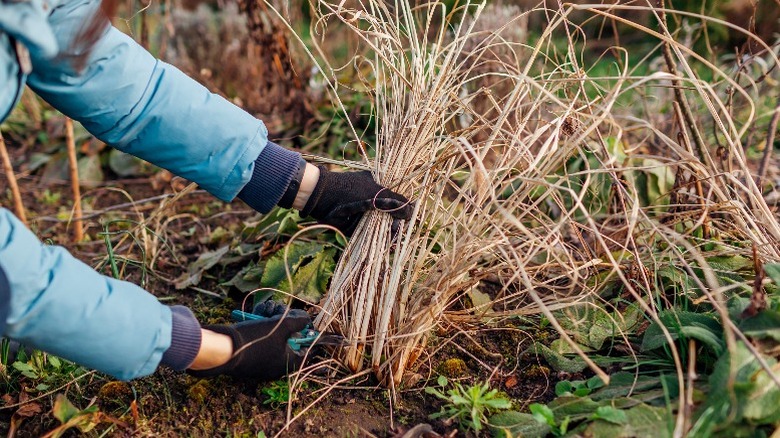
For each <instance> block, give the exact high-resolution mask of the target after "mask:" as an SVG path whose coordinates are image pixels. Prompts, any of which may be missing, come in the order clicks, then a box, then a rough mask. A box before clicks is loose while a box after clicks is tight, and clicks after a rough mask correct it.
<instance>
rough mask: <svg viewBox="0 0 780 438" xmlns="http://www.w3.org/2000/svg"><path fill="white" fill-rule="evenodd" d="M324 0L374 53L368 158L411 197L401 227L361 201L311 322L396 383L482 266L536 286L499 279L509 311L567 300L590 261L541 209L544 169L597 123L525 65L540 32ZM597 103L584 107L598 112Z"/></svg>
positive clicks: (349, 355)
mask: <svg viewBox="0 0 780 438" xmlns="http://www.w3.org/2000/svg"><path fill="white" fill-rule="evenodd" d="M319 7H320V9H321V11H322V13H323V20H331V19H334V18H335V19H337V20H339V21H340V22H341V23H342V24H343V25H345V26H347V27H348V28H350V29H351V30H352V31H354V32H355V33H356V34H357V35H358V36H360V38H361V39H362V42H363V43H364V44H365V45H366V46H367V47H368V48H369V55H367V56H366V57H364V58H362V59H360V63H361V64H365V63H368V64H370V66H371V72H372V77H371V78H370V81H371V85H372V91H371V97H372V99H373V102H374V108H375V114H373V115H372V116H373V117H376V119H377V121H378V123H377V132H376V144H375V146H374V151H373V154H372V155H373V157H372V156H369V154H368V153H366V152H365V151H364V153H365V160H366V163H367V164H368V167H369V168H370V169H371V170H372V171H373V173H374V175H375V177H376V179H377V181H378V182H379V183H381V184H383V185H385V186H387V187H390V188H392V189H393V190H395V191H397V192H400V193H402V194H404V195H406V196H407V197H409V198H410V199H412V200H413V201H414V213H413V217H412V219H411V220H410V221H408V222H406V223H403V224H401V226H400V228H399V229H398V232H397V234H396V235H394V234H393V233H392V226H393V221H392V218H391V217H390V216H389V215H387V214H385V213H382V212H374V213H369V214H368V215H366V217H365V218H364V220H363V221H362V222H361V224H360V225H359V227H358V229H357V230H356V232H355V234H354V236H353V237H352V239H351V240H350V243H349V245H348V246H347V248H346V250H345V252H344V254H343V255H342V257H341V259H340V262H339V265H338V266H337V268H336V271H335V273H334V276H333V280H332V283H331V288H330V292H329V294H328V296H327V298H326V300H325V302H324V304H323V309H322V310H323V311H322V313H321V314H320V317H319V319H318V320H317V322H316V323H317V324H318V325H319V327H321V328H329V329H331V330H336V331H339V332H341V333H342V334H344V336H345V337H346V339H348V340H349V341H350V344H349V345H348V347H347V348H346V349H345V353H344V357H343V360H344V363H345V364H346V365H347V366H348V367H349V369H350V370H352V371H353V372H358V371H361V370H363V369H365V368H366V367H370V368H371V369H373V371H374V372H375V373H376V374H377V375H378V376H379V377H380V378H381V379H382V380H383V381H384V382H385V383H386V384H389V385H391V384H398V383H399V382H401V381H402V380H403V378H404V372H405V371H406V370H407V369H408V368H409V367H410V366H413V365H414V364H415V362H416V360H417V359H418V357H419V356H420V354H421V352H422V349H421V347H422V346H424V344H425V342H426V339H427V338H428V336H429V335H430V333H431V330H432V329H433V328H434V327H435V326H436V324H437V323H438V322H439V321H440V319H441V317H442V315H443V314H444V311H445V309H447V308H448V306H450V305H451V304H452V303H453V300H454V299H455V298H456V297H457V296H458V295H459V294H461V293H462V292H463V291H466V290H469V289H471V288H473V287H474V286H476V285H477V284H478V283H479V282H480V280H481V279H482V278H484V277H486V276H490V275H500V276H501V277H502V278H505V279H506V280H507V284H510V283H515V284H516V283H519V282H523V281H524V282H527V283H528V284H530V285H532V286H533V287H544V289H545V293H544V296H539V295H535V296H536V298H537V299H535V300H533V302H528V301H527V300H525V299H524V297H523V296H521V295H524V294H518V293H517V292H510V289H509V288H505V290H503V291H501V293H500V294H499V295H500V296H498V297H497V298H496V300H495V301H494V302H493V303H491V304H492V305H496V304H498V305H500V307H502V308H505V309H507V311H508V312H510V313H512V314H517V313H531V312H539V311H542V309H551V308H555V307H559V306H564V305H566V304H567V303H568V302H570V301H572V300H576V299H577V296H576V295H577V294H580V293H581V292H582V290H583V289H582V288H581V287H576V286H577V285H578V284H579V283H581V282H582V280H583V279H584V275H583V274H584V271H585V270H587V266H588V265H590V264H592V262H591V260H577V259H576V258H575V257H574V252H573V251H571V250H570V249H569V248H568V244H567V243H566V242H565V238H564V235H563V233H562V231H563V230H562V228H563V225H564V224H562V223H556V222H555V221H553V220H550V218H547V217H544V216H541V215H540V216H538V217H537V213H538V205H537V204H538V203H539V202H545V201H546V200H547V199H548V198H550V195H551V192H552V191H554V190H555V189H553V188H551V187H550V184H549V183H547V182H546V180H545V176H546V175H548V174H550V173H552V172H554V171H555V170H556V169H558V168H560V167H561V166H562V164H563V163H564V162H565V161H566V160H567V159H568V158H569V157H571V156H572V155H573V154H576V153H577V151H578V148H579V147H580V146H581V144H582V142H583V140H584V138H585V135H586V133H587V132H589V131H590V130H592V128H591V129H590V130H588V129H586V130H580V129H579V128H578V126H579V125H580V122H579V121H577V119H578V117H579V116H578V115H577V110H578V109H579V107H580V106H581V105H584V104H586V103H587V102H582V101H581V102H577V100H581V98H580V99H576V100H561V99H560V98H559V97H557V94H560V93H562V92H563V87H564V85H565V83H564V82H561V81H558V82H556V81H546V82H542V81H540V80H539V79H540V78H532V77H529V76H528V75H529V71H530V70H531V68H532V67H533V66H535V65H536V64H537V63H538V62H540V50H539V49H540V48H542V47H543V46H544V45H545V44H546V39H547V37H549V35H548V36H545V37H543V38H542V39H540V40H539V41H538V43H537V46H535V47H528V46H523V45H520V44H519V43H518V42H510V41H506V40H503V39H501V38H500V35H501V32H500V31H499V32H496V31H494V30H491V31H481V32H477V31H475V23H477V22H478V20H479V16H480V14H481V13H482V11H483V10H484V7H485V6H484V4H473V3H466V4H465V5H464V6H462V7H461V8H459V9H458V10H457V11H450V12H448V11H446V10H445V8H444V6H443V5H441V4H438V3H429V4H425V5H422V6H419V7H414V8H413V7H412V6H410V5H409V3H408V2H396V3H394V4H393V5H392V7H390V6H388V5H387V4H385V2H368V3H367V4H365V8H364V9H348V8H345V7H343V6H342V5H339V4H330V3H328V2H320V3H319ZM516 19H517V20H520V19H522V16H519V17H517V18H516ZM512 24H513V23H512V20H510V21H508V22H507V23H506V24H505V26H506V27H509V26H512ZM467 48H468V50H467ZM498 49H500V52H501V53H503V56H502V57H501V58H499V57H497V56H495V54H496V53H498V52H499V50H498ZM519 52H522V53H523V55H524V58H520V57H519ZM508 59H509V60H511V61H513V63H510V62H508V61H507V60H508ZM541 62H542V63H544V60H541ZM546 75H548V76H550V77H551V78H552V77H559V76H562V75H563V73H562V72H560V71H556V70H555V69H553V70H551V71H550V72H549V73H546ZM483 84H489V85H487V86H485V85H483ZM496 90H502V92H503V93H502V94H497V93H495V91H496ZM604 109H606V106H604V107H603V109H602V110H599V111H597V112H596V114H593V115H592V116H591V118H592V119H593V120H598V119H599V118H603V117H605V114H604V113H603V112H604V111H603V110H604ZM521 301H523V302H524V303H525V306H524V307H523V308H522V309H520V308H518V304H519V303H520V302H521ZM545 302H547V303H548V305H546V306H544V303H545ZM490 307H492V306H483V308H482V309H479V310H480V311H483V312H484V311H488V310H490Z"/></svg>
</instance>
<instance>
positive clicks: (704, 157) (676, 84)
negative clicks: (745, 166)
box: [658, 0, 715, 169]
mask: <svg viewBox="0 0 780 438" xmlns="http://www.w3.org/2000/svg"><path fill="white" fill-rule="evenodd" d="M658 7H659V8H660V14H661V23H660V24H661V31H662V32H663V33H664V34H666V35H670V33H669V29H668V28H667V26H666V10H665V7H666V5H665V0H658ZM663 53H664V61H666V67H667V68H668V69H669V73H670V74H671V75H672V76H673V77H674V79H672V85H673V86H672V89H673V90H674V98H675V100H676V101H677V102H678V103H679V104H680V108H681V110H682V114H683V117H684V119H685V126H687V127H688V129H690V130H691V134H692V135H693V142H694V144H695V145H696V152H697V154H698V155H699V159H700V160H701V161H702V162H703V163H707V165H708V166H710V168H712V169H714V168H715V167H714V163H713V162H712V158H711V157H710V154H709V153H708V152H707V146H706V145H705V144H704V139H703V138H702V137H701V132H699V129H698V128H697V127H696V121H695V120H694V118H693V112H692V111H691V106H690V104H689V103H688V99H686V97H685V94H684V93H683V87H682V82H681V81H680V79H679V77H680V75H679V72H678V71H677V63H676V62H675V61H674V56H673V55H672V46H671V44H669V42H668V41H664V49H663ZM685 126H681V127H680V128H681V129H685Z"/></svg>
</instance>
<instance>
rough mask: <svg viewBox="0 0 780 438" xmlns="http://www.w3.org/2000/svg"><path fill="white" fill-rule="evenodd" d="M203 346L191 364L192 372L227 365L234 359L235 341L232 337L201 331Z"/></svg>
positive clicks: (201, 345)
mask: <svg viewBox="0 0 780 438" xmlns="http://www.w3.org/2000/svg"><path fill="white" fill-rule="evenodd" d="M201 334H202V337H201V339H202V340H201V344H200V350H198V355H197V356H195V360H194V361H193V362H192V364H190V366H189V369H191V370H207V369H209V368H216V367H218V366H221V365H224V364H226V363H227V362H228V361H229V360H230V358H231V357H233V340H232V339H231V338H230V336H227V335H223V334H221V333H216V332H213V331H211V330H206V329H201Z"/></svg>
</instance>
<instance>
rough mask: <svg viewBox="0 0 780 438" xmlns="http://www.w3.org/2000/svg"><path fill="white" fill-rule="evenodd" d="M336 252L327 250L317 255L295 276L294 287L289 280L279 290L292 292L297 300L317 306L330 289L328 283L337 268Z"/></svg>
mask: <svg viewBox="0 0 780 438" xmlns="http://www.w3.org/2000/svg"><path fill="white" fill-rule="evenodd" d="M335 256H336V250H335V249H333V248H330V249H325V250H323V251H320V252H319V253H317V255H315V256H314V259H313V260H312V261H310V262H309V263H307V264H306V265H304V266H302V267H300V268H299V269H298V270H297V272H296V273H295V275H293V287H292V288H291V287H290V285H289V282H288V281H287V280H285V281H283V282H282V283H281V284H280V285H279V288H280V289H282V290H288V291H290V292H291V293H292V294H293V295H294V296H295V297H296V298H298V299H299V300H301V301H305V302H307V303H309V304H317V303H319V302H320V299H322V296H323V295H325V292H327V289H328V281H329V280H330V278H331V277H332V276H333V268H335V267H336V261H335V259H334V257H335Z"/></svg>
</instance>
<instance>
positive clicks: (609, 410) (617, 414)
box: [591, 406, 628, 424]
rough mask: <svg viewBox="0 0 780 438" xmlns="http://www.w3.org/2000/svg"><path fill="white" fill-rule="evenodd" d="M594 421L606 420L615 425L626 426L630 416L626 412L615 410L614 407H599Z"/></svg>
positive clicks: (594, 415)
mask: <svg viewBox="0 0 780 438" xmlns="http://www.w3.org/2000/svg"><path fill="white" fill-rule="evenodd" d="M591 418H593V419H594V420H604V421H607V422H610V423H613V424H626V423H627V422H628V415H626V412H625V411H622V410H620V409H616V408H613V407H612V406H599V407H598V408H597V409H596V412H595V413H594V414H593V417H591Z"/></svg>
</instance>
